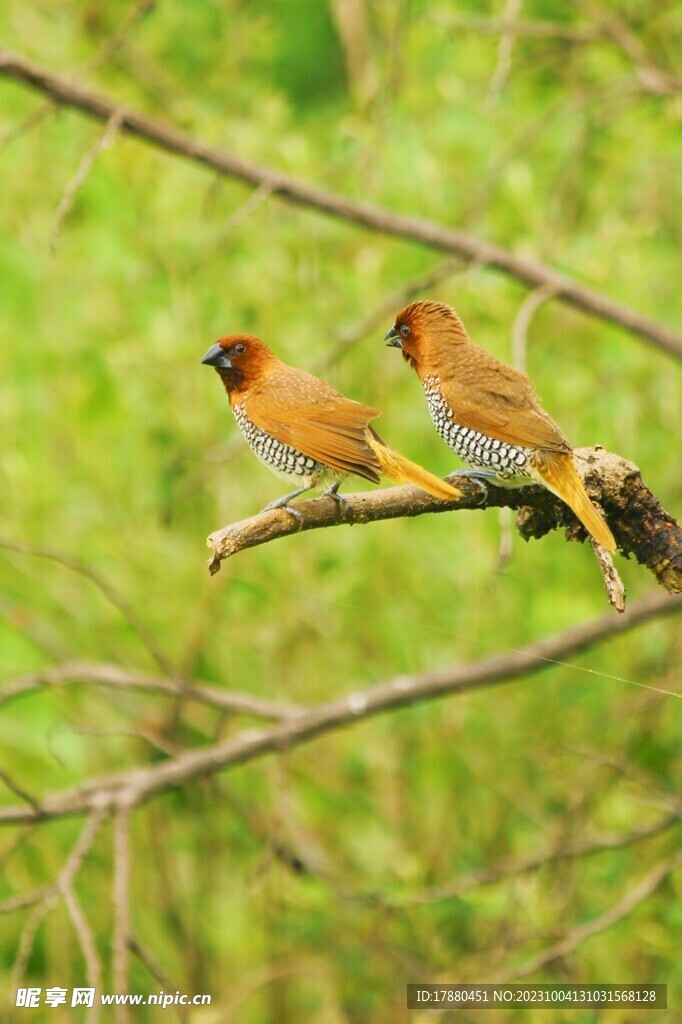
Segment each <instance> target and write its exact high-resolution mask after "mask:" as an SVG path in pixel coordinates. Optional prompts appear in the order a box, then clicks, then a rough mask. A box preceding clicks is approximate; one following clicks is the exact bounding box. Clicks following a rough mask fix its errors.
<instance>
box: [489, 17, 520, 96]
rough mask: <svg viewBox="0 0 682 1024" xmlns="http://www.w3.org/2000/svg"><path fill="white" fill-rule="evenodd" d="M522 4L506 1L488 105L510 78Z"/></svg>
mask: <svg viewBox="0 0 682 1024" xmlns="http://www.w3.org/2000/svg"><path fill="white" fill-rule="evenodd" d="M522 2H523V0H506V3H505V6H504V14H503V15H502V24H503V25H504V28H503V29H502V30H501V33H500V42H499V46H498V50H497V64H496V65H495V70H494V71H493V74H492V78H491V79H490V85H489V86H488V97H487V99H488V103H491V102H492V101H494V100H495V98H496V97H497V95H498V93H499V92H501V90H502V88H503V87H504V84H505V82H506V81H507V79H508V78H509V72H510V71H511V62H512V53H513V50H514V41H515V38H516V23H517V21H518V18H519V14H520V13H521V4H522Z"/></svg>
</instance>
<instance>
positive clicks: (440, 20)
mask: <svg viewBox="0 0 682 1024" xmlns="http://www.w3.org/2000/svg"><path fill="white" fill-rule="evenodd" d="M433 20H434V21H436V22H437V24H439V25H441V26H442V27H443V28H455V29H470V30H472V31H474V32H480V33H481V34H482V35H490V36H497V35H501V34H503V33H504V32H508V31H509V30H510V29H511V30H513V32H514V35H517V36H519V37H520V38H521V37H523V38H527V39H560V40H563V41H565V42H569V43H591V42H594V41H595V40H596V39H600V38H601V37H602V35H603V33H602V32H600V31H599V29H595V28H592V27H590V26H584V27H583V26H581V25H568V24H566V23H565V22H562V21H523V20H518V21H517V20H509V19H507V18H481V17H476V16H475V15H460V14H452V13H450V12H449V11H447V10H445V9H443V10H442V11H438V12H437V14H436V16H435V17H434V19H433Z"/></svg>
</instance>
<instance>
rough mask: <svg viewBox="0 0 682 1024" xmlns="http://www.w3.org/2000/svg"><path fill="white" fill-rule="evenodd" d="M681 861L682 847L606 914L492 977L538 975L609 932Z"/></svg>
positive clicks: (502, 979)
mask: <svg viewBox="0 0 682 1024" xmlns="http://www.w3.org/2000/svg"><path fill="white" fill-rule="evenodd" d="M680 864H682V850H677V851H676V852H675V853H673V854H672V855H671V856H669V857H666V858H665V859H663V860H661V861H659V862H658V864H656V865H655V867H654V868H653V869H652V870H651V871H649V872H648V874H646V875H645V876H644V878H642V879H641V880H640V881H639V882H638V883H637V884H636V885H635V886H633V888H632V889H631V890H630V891H629V892H628V893H626V894H625V896H624V897H623V899H622V900H619V902H618V903H615V904H614V905H613V906H612V907H610V908H609V909H608V910H606V911H605V912H604V913H603V914H600V916H599V917H596V918H594V919H593V920H592V921H586V922H585V924H581V925H578V926H577V927H576V928H573V929H571V931H569V932H568V933H567V934H566V935H565V936H564V937H563V938H562V939H560V940H559V942H555V943H553V944H552V945H551V946H549V947H548V948H547V949H543V950H541V951H540V952H539V953H536V954H535V956H532V957H531V958H530V959H529V960H526V961H525V963H522V964H519V965H518V966H517V967H513V968H511V969H509V970H505V971H502V972H501V973H499V974H496V975H495V976H494V977H492V978H490V979H489V980H490V981H491V982H498V983H502V982H506V981H512V980H513V981H518V980H519V978H526V977H528V975H529V974H535V973H536V971H539V970H540V969H541V968H542V967H546V966H547V965H548V964H551V963H553V962H554V961H555V960H559V959H561V958H562V957H565V956H568V954H569V953H572V952H573V950H574V949H576V948H577V947H578V946H579V945H581V943H583V942H585V941H586V940H587V939H590V938H592V936H593V935H598V934H599V933H600V932H603V931H606V929H607V928H610V927H611V926H612V925H614V924H616V922H618V921H621V920H622V919H623V918H624V917H627V916H628V914H631V913H632V911H633V910H634V909H635V908H636V907H638V906H639V904H640V903H643V902H644V900H646V899H648V898H649V896H651V895H652V894H653V893H654V892H655V891H656V889H658V887H659V886H660V885H661V883H662V882H663V881H665V879H666V878H667V877H668V875H669V874H671V872H673V871H675V869H676V868H677V867H679V865H680Z"/></svg>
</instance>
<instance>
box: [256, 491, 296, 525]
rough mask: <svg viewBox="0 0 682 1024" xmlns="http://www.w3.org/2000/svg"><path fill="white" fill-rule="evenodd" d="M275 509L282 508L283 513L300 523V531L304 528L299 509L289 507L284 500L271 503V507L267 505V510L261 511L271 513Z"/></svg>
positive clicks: (280, 499)
mask: <svg viewBox="0 0 682 1024" xmlns="http://www.w3.org/2000/svg"><path fill="white" fill-rule="evenodd" d="M275 508H281V509H282V511H283V512H288V513H289V515H290V516H293V517H294V519H295V520H296V522H297V523H298V528H299V530H300V529H301V527H302V526H303V516H302V515H301V513H300V512H299V511H298V509H297V508H292V506H291V505H288V504H287V502H286V500H285V499H284V498H279V499H278V500H277V501H271V502H270V504H269V505H266V506H265V508H262V509H261V512H270V511H271V510H272V509H275Z"/></svg>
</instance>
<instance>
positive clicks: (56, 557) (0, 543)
mask: <svg viewBox="0 0 682 1024" xmlns="http://www.w3.org/2000/svg"><path fill="white" fill-rule="evenodd" d="M0 548H4V549H5V550H6V551H16V552H17V553H18V554H22V555H32V556H34V557H36V558H47V559H49V560H50V561H52V562H58V563H59V565H63V566H64V567H65V568H66V569H71V570H72V572H76V573H78V574H79V575H80V576H84V577H85V578H86V579H88V580H90V582H91V583H93V584H94V585H95V586H96V587H97V589H98V590H99V591H100V593H101V594H102V595H103V597H104V598H105V599H106V600H107V601H108V602H109V604H112V605H113V606H114V608H116V609H117V610H118V611H119V612H120V613H121V615H122V616H123V617H124V619H126V620H127V621H128V624H129V625H130V627H131V629H132V630H133V631H134V632H135V633H137V636H138V638H139V639H140V640H141V641H142V643H143V645H144V646H145V647H146V648H147V651H148V652H149V654H150V655H151V657H152V659H153V660H154V661H155V662H156V664H157V665H158V666H159V668H160V669H161V671H162V672H165V673H166V674H167V675H169V676H171V677H173V678H175V677H176V676H177V673H176V671H175V669H174V667H173V666H172V665H171V663H170V661H169V660H168V658H167V657H166V654H165V652H164V651H163V649H162V648H161V647H160V646H159V644H157V642H156V640H155V639H154V637H153V636H152V634H151V633H150V632H149V630H148V629H147V627H146V626H145V624H144V623H143V622H142V619H141V618H140V616H139V615H138V614H137V612H136V611H135V609H134V608H133V607H132V605H131V604H130V603H129V601H128V599H127V598H125V597H123V595H122V594H121V593H120V591H119V590H117V589H116V587H114V585H113V584H112V583H111V582H110V581H109V580H108V579H107V578H106V576H103V575H102V574H101V573H100V572H98V571H97V570H96V569H93V568H92V566H90V565H87V564H86V563H85V562H81V561H80V559H78V558H73V557H72V556H71V555H65V554H64V553H63V552H61V551H55V550H53V549H52V548H42V547H36V546H35V545H34V544H20V543H18V542H16V541H7V540H0Z"/></svg>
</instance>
